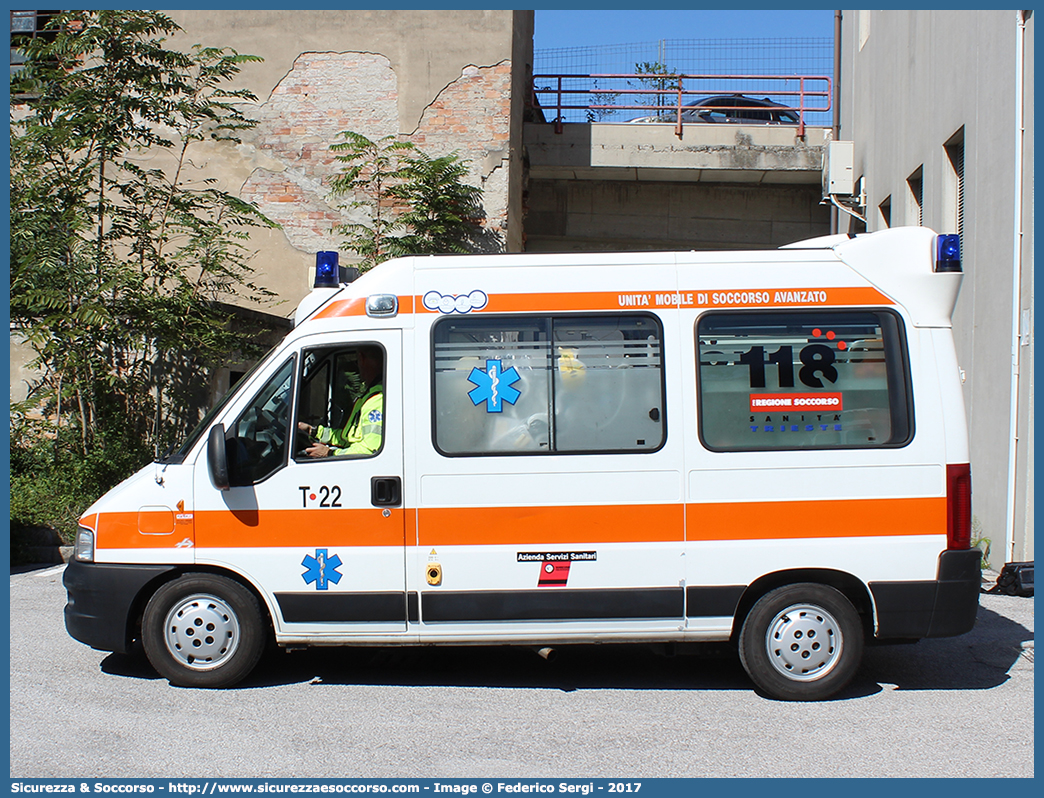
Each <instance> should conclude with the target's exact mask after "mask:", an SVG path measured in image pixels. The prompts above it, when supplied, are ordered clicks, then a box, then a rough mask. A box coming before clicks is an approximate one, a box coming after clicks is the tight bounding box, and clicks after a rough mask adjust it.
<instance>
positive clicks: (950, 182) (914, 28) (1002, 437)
mask: <svg viewBox="0 0 1044 798" xmlns="http://www.w3.org/2000/svg"><path fill="white" fill-rule="evenodd" d="M1033 31H1034V14H1033V12H1031V11H892V10H886V11H844V12H842V15H841V39H840V42H841V44H840V76H839V85H840V90H841V92H840V139H842V140H846V141H853V142H854V147H855V170H854V176H855V178H856V184H857V192H858V191H859V189H860V188H861V190H862V194H863V196H864V200H863V202H862V203H860V207H861V211H862V212H864V213H865V217H866V225H865V229H867V230H871V231H873V230H880V229H883V228H885V227H891V226H899V225H924V226H926V227H930V228H933V229H935V230H936V231H938V232H940V233H953V232H956V233H960V234H961V238H962V247H963V266H964V272H965V281H964V286H963V289H962V293H961V297H960V299H959V301H958V304H957V310H956V313H955V315H954V333H955V338H956V340H957V347H958V355H959V358H960V366H961V370H962V376H963V379H964V390H965V400H966V403H967V408H968V419H969V424H970V440H971V460H972V484H973V498H972V511H973V515H974V519H973V524H974V530H973V535H974V536H976V537H980V538H986V539H989V541H990V550H991V556H990V561H991V565H993V567H995V568H999V567H1000V565H1001V564H1003V563H1005V562H1015V561H1025V560H1032V559H1033V440H1034V421H1033V400H1034V392H1033V377H1034V370H1033V351H1034V342H1033V290H1034V277H1033V130H1034V126H1033V125H1034V122H1033V88H1034V85H1033V84H1034V80H1033V77H1034V74H1033V51H1034V48H1033V42H1034V35H1033ZM860 181H861V182H860ZM860 229H863V226H862V225H861V224H860V223H859V222H858V221H857V220H856V219H854V218H850V217H847V216H842V219H841V222H840V230H841V231H842V232H845V231H849V230H850V231H857V230H860Z"/></svg>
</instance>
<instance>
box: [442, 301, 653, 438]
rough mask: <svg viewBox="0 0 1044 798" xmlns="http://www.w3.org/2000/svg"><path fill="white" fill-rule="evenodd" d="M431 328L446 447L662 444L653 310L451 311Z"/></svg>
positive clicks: (443, 436)
mask: <svg viewBox="0 0 1044 798" xmlns="http://www.w3.org/2000/svg"><path fill="white" fill-rule="evenodd" d="M433 335H434V361H433V379H434V388H433V393H434V403H435V407H434V430H433V438H434V442H435V447H436V448H437V449H438V450H439V451H440V452H442V453H443V454H447V455H476V454H546V453H575V454H582V453H588V452H649V451H654V450H656V449H659V448H660V447H661V446H662V445H663V442H664V439H665V437H666V421H665V418H666V414H665V408H664V399H663V396H664V390H663V344H662V341H663V333H662V330H661V328H660V323H659V321H658V320H657V319H656V318H655V317H653V316H649V315H643V314H629V315H612V316H606V315H591V316H553V317H552V316H541V317H534V316H503V317H490V316H476V317H472V318H444V319H441V320H440V321H439V322H438V323H437V324H436V325H435V328H434V332H433Z"/></svg>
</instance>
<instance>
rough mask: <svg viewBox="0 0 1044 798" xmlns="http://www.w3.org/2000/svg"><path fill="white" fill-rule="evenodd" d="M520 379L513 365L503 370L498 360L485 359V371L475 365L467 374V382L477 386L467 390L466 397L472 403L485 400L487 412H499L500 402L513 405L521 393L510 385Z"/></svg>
mask: <svg viewBox="0 0 1044 798" xmlns="http://www.w3.org/2000/svg"><path fill="white" fill-rule="evenodd" d="M520 379H522V378H521V377H520V376H519V375H518V372H517V371H515V368H514V366H512V367H511V368H509V369H508V370H507V371H504V370H503V365H502V363H501V362H500V361H499V360H487V361H486V370H485V371H483V370H482V369H480V368H478V367H475V368H473V369H472V370H471V374H469V375H468V382H470V383H471V384H472V385H476V386H478V387H477V388H474V389H473V390H471V391H468V397H469V398H470V399H471V403H472V404H474V405H478V404H480V403H481V402H485V403H486V412H487V413H500V412H502V411H503V410H504V405H503V404H502V402H507V403H508V404H509V405H513V404H514V403H515V402H516V401H517V400H518V397H519V396H521V395H522V392H521V391H519V390H518V389H517V388H512V387H511V386H512V384H513V383H516V382H518V381H519V380H520Z"/></svg>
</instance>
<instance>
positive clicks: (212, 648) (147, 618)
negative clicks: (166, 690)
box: [141, 574, 265, 687]
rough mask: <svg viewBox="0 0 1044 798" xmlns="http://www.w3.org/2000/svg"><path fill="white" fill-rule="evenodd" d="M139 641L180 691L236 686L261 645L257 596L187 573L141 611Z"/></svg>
mask: <svg viewBox="0 0 1044 798" xmlns="http://www.w3.org/2000/svg"><path fill="white" fill-rule="evenodd" d="M141 637H142V644H143V646H144V648H145V654H146V655H147V656H148V658H149V662H151V663H152V666H153V667H154V668H155V669H156V670H157V671H159V673H160V675H161V676H165V677H166V678H167V679H169V680H170V682H171V683H172V684H177V685H181V686H183V687H230V686H232V685H234V684H236V683H237V682H239V681H241V680H242V679H243V678H244V677H246V675H247V674H249V673H250V671H252V670H253V669H254V666H255V665H256V664H257V661H258V659H259V658H260V657H261V653H262V651H263V650H264V645H265V633H264V623H263V621H262V617H261V607H260V604H259V603H258V600H257V598H256V597H255V596H254V594H253V593H251V592H250V591H249V590H247V589H246V588H245V587H243V586H242V585H241V584H239V583H238V582H234V581H233V580H231V579H228V578H227V577H224V576H215V575H212V574H186V575H184V576H182V577H180V578H178V579H175V580H174V581H173V582H168V583H167V584H165V585H163V586H162V587H161V588H160V589H159V590H157V591H156V592H155V594H153V596H152V598H151V599H150V600H149V603H148V605H147V606H146V607H145V615H144V617H143V618H142V629H141Z"/></svg>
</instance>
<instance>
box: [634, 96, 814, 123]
mask: <svg viewBox="0 0 1044 798" xmlns="http://www.w3.org/2000/svg"><path fill="white" fill-rule="evenodd" d="M684 108H685V110H684V111H682V115H681V118H682V121H683V122H710V123H712V124H723V123H725V124H734V125H735V124H740V125H796V124H798V121H799V120H798V115H797V114H796V113H795V112H794V111H791V110H790V109H789V108H788V107H787V106H785V105H780V104H779V103H777V102H773V101H772V100H770V99H768V98H767V97H765V98H764V99H761V100H759V99H758V98H757V97H747V96H746V95H743V94H723V95H719V96H717V97H704V98H703V99H702V100H695V101H694V102H691V103H686V104H685V106H684ZM676 119H677V117H676V115H675V114H674V113H672V112H671V111H661V112H660V113H659V114H657V115H655V116H643V117H639V118H638V119H632V120H630V121H631V122H674V121H675V120H676Z"/></svg>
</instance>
